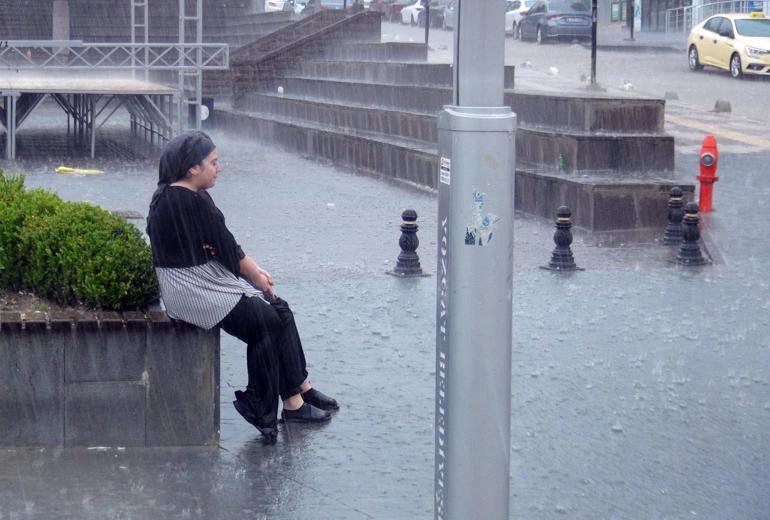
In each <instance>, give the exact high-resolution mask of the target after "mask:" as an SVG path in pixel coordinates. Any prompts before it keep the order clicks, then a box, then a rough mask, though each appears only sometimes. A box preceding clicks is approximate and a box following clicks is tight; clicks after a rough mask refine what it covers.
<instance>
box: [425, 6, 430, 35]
mask: <svg viewBox="0 0 770 520" xmlns="http://www.w3.org/2000/svg"><path fill="white" fill-rule="evenodd" d="M429 32H430V0H425V45H428V33H429Z"/></svg>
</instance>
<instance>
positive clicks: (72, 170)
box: [56, 166, 104, 175]
mask: <svg viewBox="0 0 770 520" xmlns="http://www.w3.org/2000/svg"><path fill="white" fill-rule="evenodd" d="M56 173H79V174H83V175H99V174H101V173H104V172H103V171H102V170H87V169H84V168H70V167H69V166H59V167H58V168H56Z"/></svg>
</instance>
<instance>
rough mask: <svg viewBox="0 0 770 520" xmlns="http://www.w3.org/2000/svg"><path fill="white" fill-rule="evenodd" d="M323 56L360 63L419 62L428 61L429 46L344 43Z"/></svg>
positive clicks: (326, 51)
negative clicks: (358, 61)
mask: <svg viewBox="0 0 770 520" xmlns="http://www.w3.org/2000/svg"><path fill="white" fill-rule="evenodd" d="M323 56H325V57H326V59H330V60H360V61H377V62H382V61H417V62H422V63H425V62H426V61H427V60H428V46H427V45H425V44H424V43H407V42H385V43H342V44H340V45H335V46H332V47H327V48H326V49H324V51H323Z"/></svg>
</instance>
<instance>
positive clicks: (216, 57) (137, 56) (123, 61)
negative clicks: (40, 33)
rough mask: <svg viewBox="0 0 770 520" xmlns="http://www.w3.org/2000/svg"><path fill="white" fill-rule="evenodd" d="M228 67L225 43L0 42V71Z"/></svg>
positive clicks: (179, 69) (211, 68)
mask: <svg viewBox="0 0 770 520" xmlns="http://www.w3.org/2000/svg"><path fill="white" fill-rule="evenodd" d="M199 51H200V52H199ZM229 66H230V51H229V46H228V45H227V44H225V43H202V44H198V43H176V44H170V43H118V44H115V43H83V42H81V41H77V40H75V41H55V40H41V41H37V40H7V41H0V68H13V69H19V70H22V69H23V70H31V69H68V70H76V69H80V70H82V69H123V70H171V71H200V70H226V69H228V68H229Z"/></svg>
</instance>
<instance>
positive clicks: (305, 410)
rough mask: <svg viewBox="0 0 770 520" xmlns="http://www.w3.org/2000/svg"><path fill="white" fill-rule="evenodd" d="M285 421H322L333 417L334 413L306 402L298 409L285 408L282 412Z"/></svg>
mask: <svg viewBox="0 0 770 520" xmlns="http://www.w3.org/2000/svg"><path fill="white" fill-rule="evenodd" d="M281 417H282V418H283V422H300V423H322V422H326V421H328V420H329V419H331V418H332V414H330V413H329V412H327V411H325V410H321V409H319V408H316V407H315V406H313V405H312V404H308V403H304V404H303V405H302V406H300V407H299V408H297V409H296V410H287V409H285V408H284V409H283V411H282V412H281Z"/></svg>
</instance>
